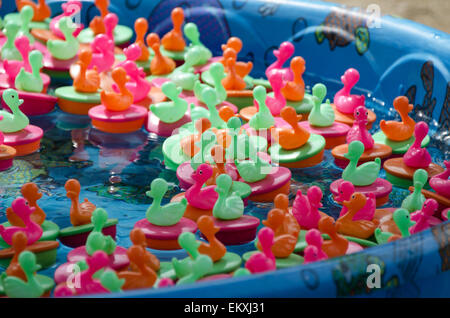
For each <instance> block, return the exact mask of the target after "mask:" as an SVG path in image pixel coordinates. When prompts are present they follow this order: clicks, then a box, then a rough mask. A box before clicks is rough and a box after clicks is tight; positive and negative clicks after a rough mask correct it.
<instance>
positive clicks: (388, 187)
mask: <svg viewBox="0 0 450 318" xmlns="http://www.w3.org/2000/svg"><path fill="white" fill-rule="evenodd" d="M343 181H344V179H338V180H336V181H333V182H332V183H331V184H330V191H331V193H333V196H336V195H337V194H338V193H339V190H338V189H339V185H340V184H341V183H342V182H343ZM391 191H392V184H391V183H390V182H389V181H387V180H385V179H382V178H377V179H376V180H375V182H374V183H373V184H371V185H368V186H364V187H358V186H355V192H361V193H363V194H368V193H373V194H375V198H377V199H378V198H382V197H385V196H387V195H389V193H391Z"/></svg>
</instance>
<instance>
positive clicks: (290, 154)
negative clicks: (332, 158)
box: [269, 134, 325, 163]
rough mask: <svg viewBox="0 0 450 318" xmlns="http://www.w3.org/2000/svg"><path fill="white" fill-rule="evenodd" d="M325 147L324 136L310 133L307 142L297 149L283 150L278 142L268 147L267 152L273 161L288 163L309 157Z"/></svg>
mask: <svg viewBox="0 0 450 318" xmlns="http://www.w3.org/2000/svg"><path fill="white" fill-rule="evenodd" d="M324 148H325V138H323V137H322V136H320V135H316V134H311V135H310V137H309V140H308V142H307V143H306V144H305V145H303V146H302V147H300V148H298V149H293V150H285V149H283V148H281V146H280V145H279V144H273V145H272V146H271V147H270V148H269V154H270V156H271V158H272V161H274V162H280V163H289V162H298V161H302V160H305V159H308V158H311V157H313V156H315V155H317V154H318V153H320V152H321V151H322V150H323V149H324Z"/></svg>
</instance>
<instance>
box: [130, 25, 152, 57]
mask: <svg viewBox="0 0 450 318" xmlns="http://www.w3.org/2000/svg"><path fill="white" fill-rule="evenodd" d="M134 30H135V32H136V40H135V42H134V43H135V44H138V45H139V47H140V48H141V54H140V56H139V57H138V59H137V61H148V59H149V58H150V52H149V50H148V48H147V47H146V46H145V39H144V38H145V34H146V33H147V30H148V22H147V20H146V19H144V18H139V19H136V21H134Z"/></svg>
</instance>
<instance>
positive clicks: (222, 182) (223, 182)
mask: <svg viewBox="0 0 450 318" xmlns="http://www.w3.org/2000/svg"><path fill="white" fill-rule="evenodd" d="M232 185H233V180H232V179H231V177H230V176H229V175H227V174H221V175H219V176H218V177H217V178H216V189H215V190H216V192H217V193H219V194H227V193H228V192H229V191H230V189H231V186H232Z"/></svg>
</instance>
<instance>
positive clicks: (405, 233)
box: [388, 209, 416, 242]
mask: <svg viewBox="0 0 450 318" xmlns="http://www.w3.org/2000/svg"><path fill="white" fill-rule="evenodd" d="M392 219H393V220H394V222H395V224H396V225H397V227H398V229H399V230H400V233H401V234H402V235H401V237H409V236H410V235H411V232H410V230H411V228H412V227H413V226H414V225H415V224H416V222H414V221H412V220H411V216H410V214H409V212H408V211H407V210H405V209H397V210H395V212H394V214H393V215H392ZM399 238H400V237H399V236H398V235H392V236H391V237H390V238H389V240H388V241H389V242H391V241H393V240H396V239H399Z"/></svg>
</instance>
